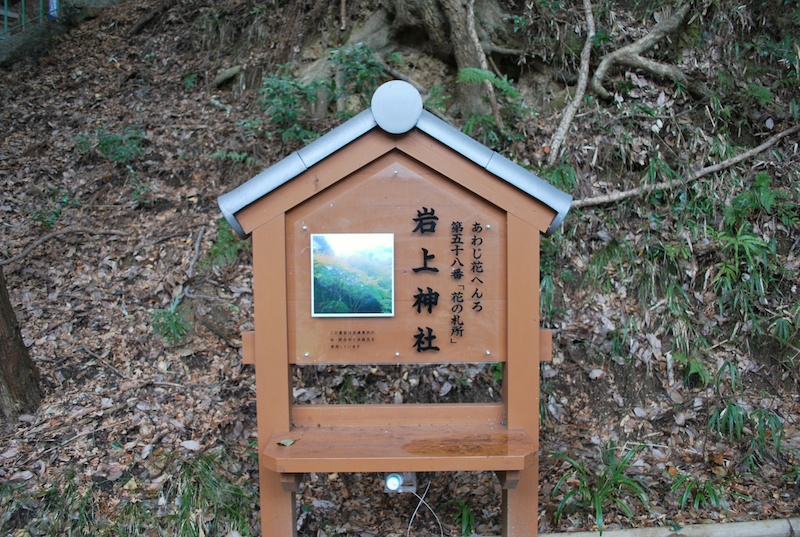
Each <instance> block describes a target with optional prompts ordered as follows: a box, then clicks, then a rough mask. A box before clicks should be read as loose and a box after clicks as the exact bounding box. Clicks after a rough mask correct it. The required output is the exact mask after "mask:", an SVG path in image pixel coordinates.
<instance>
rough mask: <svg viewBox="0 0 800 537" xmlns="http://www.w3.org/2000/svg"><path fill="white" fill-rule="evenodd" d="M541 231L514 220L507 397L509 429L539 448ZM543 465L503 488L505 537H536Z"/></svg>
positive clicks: (510, 252)
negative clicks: (520, 432)
mask: <svg viewBox="0 0 800 537" xmlns="http://www.w3.org/2000/svg"><path fill="white" fill-rule="evenodd" d="M538 353H539V230H537V229H536V228H534V227H533V226H531V225H530V224H528V223H526V222H524V221H523V220H521V219H519V218H518V217H516V216H514V215H513V214H509V215H508V361H507V362H506V371H504V372H503V398H504V400H505V402H506V408H507V412H508V416H507V421H508V426H509V428H522V429H524V430H525V431H526V432H527V433H528V434H529V435H530V437H531V438H533V439H534V442H535V450H536V451H537V452H538V448H539V357H538ZM538 480H539V464H538V456H537V460H536V462H535V463H534V464H533V465H531V466H530V467H529V468H527V469H525V470H522V471H521V472H520V473H519V482H518V484H517V486H516V487H514V488H504V489H503V499H502V511H501V512H502V515H501V516H502V519H503V520H502V525H503V537H531V536H533V537H535V536H536V533H537V530H538V494H539V492H538Z"/></svg>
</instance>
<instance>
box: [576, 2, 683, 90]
mask: <svg viewBox="0 0 800 537" xmlns="http://www.w3.org/2000/svg"><path fill="white" fill-rule="evenodd" d="M690 8H691V5H690V3H689V2H687V3H685V4H683V5H681V6H680V7H678V9H676V10H675V12H674V13H673V14H672V16H671V17H669V18H667V19H665V20H663V21H661V22H659V23H658V24H656V25H655V27H654V28H653V30H652V31H651V32H650V33H649V34H647V35H646V36H644V37H643V38H641V39H639V40H638V41H636V42H634V43H631V44H630V45H626V46H624V47H622V48H619V49H617V50H615V51H614V52H611V53H609V54H606V55H605V56H604V57H603V59H602V60H600V65H598V66H597V70H596V71H595V72H594V76H593V77H592V85H591V87H592V91H594V92H595V93H596V94H597V95H599V96H600V97H601V98H603V99H607V100H608V99H611V98H612V95H611V93H610V92H609V91H608V90H606V89H605V88H604V87H603V81H604V80H605V78H606V73H607V72H608V70H609V69H610V68H611V67H613V66H614V65H616V64H622V65H627V66H629V67H638V68H640V69H643V70H645V71H648V72H651V73H654V74H656V75H658V76H662V77H667V78H671V79H673V80H677V81H678V82H680V83H682V84H684V85H687V86H688V82H687V79H686V75H684V74H683V72H682V71H681V70H680V69H678V68H677V67H674V66H672V65H665V64H663V63H659V62H657V61H655V60H651V59H649V58H645V57H643V56H642V53H644V52H647V51H648V50H650V49H651V48H653V47H654V46H655V45H656V44H657V43H658V42H659V41H661V40H662V39H664V38H665V37H666V36H668V35H669V34H671V33H673V32H674V31H676V30H677V29H678V28H679V27H680V26H681V24H683V21H684V19H685V18H686V16H687V15H688V14H689V9H690Z"/></svg>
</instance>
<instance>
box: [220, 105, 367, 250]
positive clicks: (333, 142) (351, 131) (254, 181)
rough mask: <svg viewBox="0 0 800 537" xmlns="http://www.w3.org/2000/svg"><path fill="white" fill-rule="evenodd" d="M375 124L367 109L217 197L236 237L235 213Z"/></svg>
mask: <svg viewBox="0 0 800 537" xmlns="http://www.w3.org/2000/svg"><path fill="white" fill-rule="evenodd" d="M376 126H377V123H376V122H375V118H374V117H373V115H372V112H371V111H370V110H369V109H367V110H364V111H363V112H361V113H359V114H357V115H356V116H354V117H352V118H351V119H349V120H348V121H346V122H344V123H342V124H341V125H339V126H338V127H336V128H334V129H332V130H330V131H329V132H327V133H326V134H324V135H322V136H321V137H319V138H317V139H316V140H314V141H313V142H311V143H310V144H308V145H307V146H305V147H303V148H302V149H299V150H298V151H295V152H294V153H291V154H290V155H288V156H286V157H284V158H283V159H281V160H279V161H278V162H276V163H275V164H273V165H272V166H270V167H269V168H267V169H265V170H264V171H262V172H261V173H259V174H258V175H255V176H254V177H252V178H250V179H248V180H247V181H246V182H244V183H242V184H241V185H239V186H238V187H236V188H235V189H233V190H231V191H230V192H228V193H227V194H223V195H222V196H220V197H219V198H217V204H218V205H219V208H220V210H221V211H222V214H223V215H224V216H225V219H226V220H227V221H228V223H229V224H230V225H231V228H232V229H233V230H234V231H235V232H236V234H237V235H239V237H241V238H244V237H245V236H247V234H246V233H245V231H244V229H242V226H241V224H239V221H238V220H237V219H236V213H238V212H239V211H241V210H242V209H244V208H245V207H247V206H248V205H250V204H251V203H253V202H254V201H256V200H257V199H259V198H261V197H263V196H266V195H267V194H269V193H270V192H272V191H273V190H275V189H277V188H278V187H280V186H281V185H283V184H284V183H287V182H288V181H290V180H292V179H294V178H295V177H297V176H298V175H300V174H301V173H303V172H304V171H306V170H307V169H309V168H310V167H311V166H313V165H314V164H317V163H318V162H320V161H321V160H323V159H325V158H326V157H329V156H330V155H332V154H333V153H335V152H337V151H338V150H339V149H341V148H342V147H344V146H346V145H347V144H349V143H350V142H352V141H353V140H355V139H356V138H359V137H360V136H362V135H364V134H366V133H367V132H369V131H370V130H372V129H373V128H375V127H376Z"/></svg>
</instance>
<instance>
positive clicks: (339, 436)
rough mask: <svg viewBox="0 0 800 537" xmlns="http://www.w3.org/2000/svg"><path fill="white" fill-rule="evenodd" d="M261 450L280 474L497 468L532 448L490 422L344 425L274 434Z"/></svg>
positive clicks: (530, 455) (516, 466)
mask: <svg viewBox="0 0 800 537" xmlns="http://www.w3.org/2000/svg"><path fill="white" fill-rule="evenodd" d="M285 444H291V445H285ZM262 455H263V458H262V464H263V465H264V467H265V468H267V469H269V470H271V471H273V472H279V473H309V472H392V471H395V472H427V471H440V472H456V471H476V472H479V471H498V472H499V471H520V470H524V469H526V468H528V467H530V466H532V465H533V464H534V463H535V462H536V457H537V449H536V442H535V441H534V440H533V439H532V438H531V437H530V435H528V434H527V433H526V432H525V431H524V430H522V429H508V428H506V427H504V426H502V425H494V424H490V425H401V426H398V425H392V426H382V425H344V426H320V427H297V428H295V429H292V430H291V431H289V432H284V433H276V434H274V435H272V437H271V438H270V439H269V442H268V444H267V446H266V448H265V450H264V453H262Z"/></svg>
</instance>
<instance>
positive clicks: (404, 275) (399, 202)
mask: <svg viewBox="0 0 800 537" xmlns="http://www.w3.org/2000/svg"><path fill="white" fill-rule="evenodd" d="M398 84H399V86H398ZM387 87H388V89H385V88H387ZM381 92H383V93H382V96H381V97H379V94H381ZM409 110H410V111H411V112H410V113H406V112H407V111H409ZM415 110H416V112H415ZM409 114H410V117H407V116H409ZM569 202H570V198H569V196H567V195H566V194H563V193H561V192H560V191H557V190H556V189H554V188H553V187H551V186H549V185H547V184H545V183H544V182H543V181H541V180H540V179H538V178H536V177H535V176H533V175H532V174H529V173H528V172H526V171H524V170H522V169H521V168H519V167H518V166H516V165H514V164H513V163H510V161H507V160H506V159H504V158H503V157H501V156H499V155H497V154H495V153H493V152H491V151H490V150H488V149H486V148H484V147H483V146H480V144H477V143H476V142H474V141H472V140H470V139H468V138H467V137H466V136H464V135H463V134H461V133H459V132H458V131H456V130H455V129H452V127H449V126H448V125H446V124H444V123H443V122H441V121H440V120H438V119H436V118H434V117H433V116H431V115H430V114H427V113H426V112H423V111H422V104H421V99H420V98H419V95H418V94H417V93H416V91H415V90H413V88H411V87H410V86H408V85H407V84H404V83H389V84H387V85H385V86H383V87H382V88H380V89H379V90H378V92H376V95H375V97H374V98H373V106H372V109H371V110H369V111H367V112H364V113H362V114H361V115H359V116H356V118H353V119H352V120H350V121H349V122H348V123H345V125H344V126H343V127H339V129H337V130H335V131H333V132H332V133H331V134H330V135H328V136H327V137H323V138H322V139H320V140H318V141H316V142H314V143H313V144H311V145H310V146H308V147H307V148H306V149H304V150H301V151H300V152H298V153H297V154H293V155H292V156H290V157H287V159H285V160H284V161H282V162H281V163H279V164H277V165H276V166H274V167H273V168H271V169H270V170H267V171H266V172H264V173H263V174H260V175H259V176H257V177H255V178H253V179H252V180H251V181H249V182H248V183H246V184H245V185H243V186H242V187H240V188H239V189H237V190H235V191H233V192H232V193H230V194H227V195H226V196H223V197H222V198H220V206H221V207H222V209H223V213H224V214H225V215H226V217H228V220H229V222H231V225H232V226H233V227H234V229H236V230H237V232H239V233H240V234H242V235H244V234H248V233H252V235H253V269H254V272H255V274H254V291H255V334H250V335H247V336H246V337H243V348H244V354H245V358H246V361H249V362H251V363H254V364H255V365H256V386H257V397H258V401H257V405H258V431H259V454H260V455H259V456H260V457H261V468H262V471H261V475H260V481H261V502H262V515H263V516H262V532H263V534H264V535H267V536H280V537H284V536H287V535H292V534H295V531H296V530H295V525H294V509H295V500H294V490H296V486H297V484H298V482H299V480H300V479H302V475H303V474H304V473H308V472H330V471H338V472H390V471H456V470H472V471H494V472H496V473H497V474H498V475H499V477H500V480H501V482H502V483H503V486H504V492H503V496H504V498H503V526H504V535H507V536H520V537H521V536H525V537H529V536H531V535H535V534H536V521H537V513H538V512H537V508H536V496H537V472H538V469H537V457H538V393H539V388H538V387H539V367H538V366H539V362H540V360H542V359H546V354H547V353H549V352H550V339H549V337H548V336H549V332H542V331H540V330H539V329H538V324H539V234H540V233H542V232H552V231H553V230H554V229H555V227H558V224H559V223H560V222H561V220H562V219H563V217H564V216H565V214H566V211H567V210H568V209H569ZM480 362H493V363H495V362H503V363H504V379H503V387H502V402H499V403H483V404H389V405H297V404H295V403H294V401H293V399H292V386H291V376H292V375H291V366H292V365H315V364H335V365H341V364H436V363H480Z"/></svg>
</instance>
